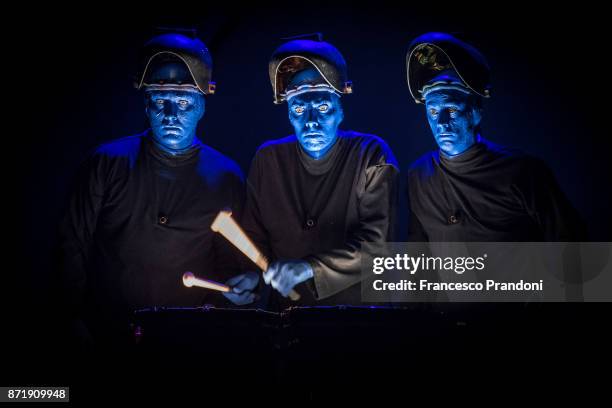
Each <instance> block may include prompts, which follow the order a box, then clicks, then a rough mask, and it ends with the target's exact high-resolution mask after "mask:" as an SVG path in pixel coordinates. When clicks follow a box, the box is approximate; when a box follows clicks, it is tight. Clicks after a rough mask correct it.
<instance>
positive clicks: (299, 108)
mask: <svg viewBox="0 0 612 408" xmlns="http://www.w3.org/2000/svg"><path fill="white" fill-rule="evenodd" d="M304 110H305V109H304V107H303V106H294V107H293V111H294V112H295V113H297V114H298V115H300V114H302V113H304Z"/></svg>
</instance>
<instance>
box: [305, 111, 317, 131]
mask: <svg viewBox="0 0 612 408" xmlns="http://www.w3.org/2000/svg"><path fill="white" fill-rule="evenodd" d="M316 119H317V115H316V113H315V112H314V110H313V109H306V117H305V120H306V122H305V125H306V127H307V128H308V129H314V128H316V127H318V126H319V122H317V120H316Z"/></svg>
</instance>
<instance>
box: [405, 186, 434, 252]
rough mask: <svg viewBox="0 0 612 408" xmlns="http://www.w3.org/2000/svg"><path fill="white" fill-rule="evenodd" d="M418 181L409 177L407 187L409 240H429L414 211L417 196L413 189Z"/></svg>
mask: <svg viewBox="0 0 612 408" xmlns="http://www.w3.org/2000/svg"><path fill="white" fill-rule="evenodd" d="M415 185H416V183H413V182H411V177H408V186H407V187H406V195H407V197H408V198H407V200H406V202H407V203H408V236H407V240H408V241H409V242H428V241H429V237H428V236H427V233H426V232H425V229H424V228H423V224H421V221H420V220H419V218H418V217H417V215H416V214H415V213H414V211H412V208H414V204H413V201H412V200H414V199H415V197H416V194H417V193H416V191H413V190H411V189H414V188H415Z"/></svg>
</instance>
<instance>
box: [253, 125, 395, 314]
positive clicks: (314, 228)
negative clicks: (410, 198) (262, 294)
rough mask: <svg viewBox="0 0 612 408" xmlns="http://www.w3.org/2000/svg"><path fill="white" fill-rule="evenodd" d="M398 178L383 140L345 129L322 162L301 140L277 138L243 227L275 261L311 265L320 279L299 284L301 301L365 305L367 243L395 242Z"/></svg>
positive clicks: (261, 167)
mask: <svg viewBox="0 0 612 408" xmlns="http://www.w3.org/2000/svg"><path fill="white" fill-rule="evenodd" d="M397 178H398V166H397V163H396V161H395V158H394V156H393V153H392V152H391V150H390V149H389V147H388V146H387V144H386V143H385V142H384V141H383V140H382V139H380V138H378V137H376V136H372V135H365V134H360V133H356V132H352V131H339V136H338V140H337V141H336V143H335V144H334V146H333V147H332V148H331V150H330V151H329V152H328V153H327V154H326V155H325V156H324V157H323V158H322V159H319V160H315V159H313V158H311V157H310V156H308V155H307V154H306V153H305V152H304V151H303V150H302V148H301V147H300V145H299V143H298V141H297V139H296V137H295V136H289V137H286V138H283V139H279V140H274V141H270V142H267V143H265V144H263V145H262V146H261V147H260V148H259V150H258V151H257V153H256V155H255V158H254V160H253V163H252V165H251V170H250V173H249V177H248V181H247V203H246V207H245V212H244V218H243V227H244V229H245V231H246V232H247V234H248V235H249V236H250V237H251V238H252V239H253V241H254V242H255V244H256V245H258V247H259V248H260V249H261V250H262V252H264V254H265V255H266V256H267V257H268V258H269V259H271V260H272V261H273V260H277V259H303V260H306V261H308V262H310V264H311V265H312V267H313V270H314V278H313V279H310V280H309V281H307V282H305V283H303V284H300V285H297V286H296V288H295V289H296V290H297V291H298V292H299V293H300V294H301V295H302V299H301V300H300V301H299V302H298V304H303V305H308V304H337V303H350V304H357V303H360V291H359V285H357V283H358V282H359V280H360V262H361V255H360V251H361V243H363V242H380V241H390V240H392V238H393V233H394V222H395V210H396V207H397V204H396V200H397ZM349 287H350V289H351V290H347V288H349ZM274 296H277V295H276V292H275V291H274ZM323 299H324V301H323ZM283 303H285V302H284V299H283V301H282V302H281V307H282V306H283ZM292 304H295V303H292Z"/></svg>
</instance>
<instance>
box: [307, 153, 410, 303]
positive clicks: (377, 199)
mask: <svg viewBox="0 0 612 408" xmlns="http://www.w3.org/2000/svg"><path fill="white" fill-rule="evenodd" d="M398 178H399V171H398V169H397V167H396V166H395V165H392V164H377V165H375V166H371V167H369V168H368V169H367V170H366V176H365V187H364V191H363V194H362V197H361V198H360V201H359V217H360V218H359V225H358V227H357V228H355V229H354V230H353V231H350V232H349V234H348V237H347V241H346V243H345V245H344V246H343V247H340V248H336V249H333V250H330V251H326V252H323V253H318V254H314V255H311V256H309V257H307V258H306V261H308V262H310V264H311V265H312V267H313V271H314V286H315V288H316V293H315V296H316V297H317V298H318V299H324V298H327V297H329V296H332V295H334V294H336V293H338V292H340V291H342V290H344V289H346V288H348V287H349V286H352V285H353V284H355V283H357V282H359V281H360V280H361V245H362V244H363V243H366V242H386V241H392V240H393V239H394V228H395V215H396V214H395V211H396V208H397V198H398V197H397V194H398V181H399V180H398Z"/></svg>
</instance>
